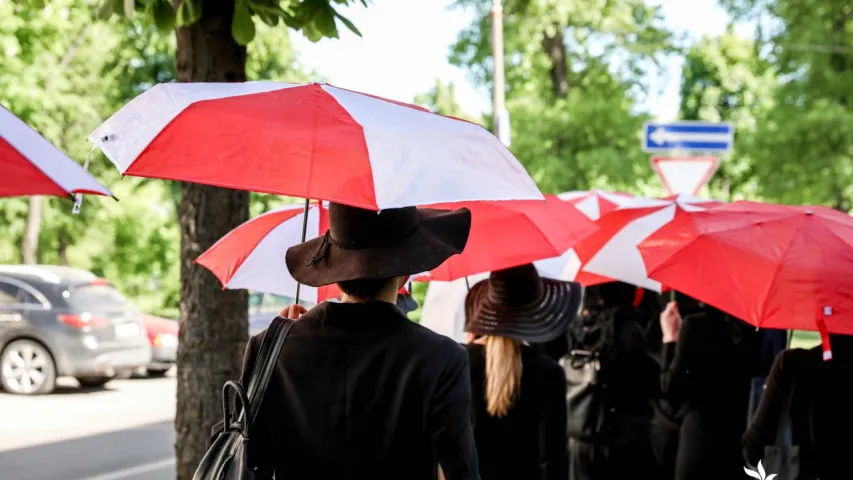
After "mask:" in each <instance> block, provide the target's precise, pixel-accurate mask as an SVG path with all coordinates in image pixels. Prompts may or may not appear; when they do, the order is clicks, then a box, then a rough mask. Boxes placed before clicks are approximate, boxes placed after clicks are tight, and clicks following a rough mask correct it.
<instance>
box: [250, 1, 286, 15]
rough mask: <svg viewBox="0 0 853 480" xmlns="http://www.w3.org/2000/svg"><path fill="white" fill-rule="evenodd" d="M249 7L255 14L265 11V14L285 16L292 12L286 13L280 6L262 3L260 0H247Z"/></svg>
mask: <svg viewBox="0 0 853 480" xmlns="http://www.w3.org/2000/svg"><path fill="white" fill-rule="evenodd" d="M248 4H249V7H250V8H251V9H252V11H253V12H255V13H257V14H259V15H260V14H261V13H265V14H267V15H274V16H277V17H287V16H290V15H292V14H293V13H292V12H291V13H288V12H286V11H284V10H283V9H282V8H281V7H279V6H278V5H275V4H268V3H264V2H262V1H260V0H254V1H253V0H248Z"/></svg>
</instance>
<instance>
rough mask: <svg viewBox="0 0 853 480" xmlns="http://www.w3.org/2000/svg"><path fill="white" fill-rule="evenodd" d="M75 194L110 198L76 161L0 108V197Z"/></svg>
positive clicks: (103, 187) (10, 113)
mask: <svg viewBox="0 0 853 480" xmlns="http://www.w3.org/2000/svg"><path fill="white" fill-rule="evenodd" d="M75 193H88V194H92V195H105V196H112V193H111V192H110V191H109V189H107V187H105V186H103V185H101V183H100V182H98V181H97V180H95V178H94V177H92V175H90V174H89V173H88V172H86V171H85V170H84V169H83V167H81V166H80V165H79V164H78V163H77V162H75V161H74V160H72V159H70V158H68V156H67V155H65V154H64V153H62V152H61V151H59V149H57V148H56V147H55V146H53V144H52V143H50V142H48V141H47V140H45V138H44V137H42V136H41V135H39V133H38V132H36V131H35V130H33V129H32V128H31V127H30V126H29V125H27V124H26V122H24V121H23V120H21V119H20V118H18V117H16V116H15V115H14V114H13V113H12V112H10V111H8V110H6V109H5V108H3V107H0V197H17V196H22V195H55V196H59V197H66V196H69V195H72V194H75Z"/></svg>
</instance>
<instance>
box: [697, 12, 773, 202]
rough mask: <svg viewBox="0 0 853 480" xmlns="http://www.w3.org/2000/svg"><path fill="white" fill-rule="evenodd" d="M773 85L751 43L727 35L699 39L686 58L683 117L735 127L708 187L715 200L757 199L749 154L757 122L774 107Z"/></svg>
mask: <svg viewBox="0 0 853 480" xmlns="http://www.w3.org/2000/svg"><path fill="white" fill-rule="evenodd" d="M775 85H776V77H775V75H774V72H773V70H772V69H771V68H770V65H768V64H767V62H765V61H763V60H762V59H760V58H759V56H758V54H757V50H756V45H755V42H754V41H752V40H749V39H744V38H740V37H738V36H737V35H735V34H734V32H733V31H732V30H731V29H729V30H728V31H727V32H726V33H725V34H723V35H721V36H720V37H716V38H712V37H705V38H702V39H701V40H700V41H699V42H698V43H697V44H696V45H694V46H693V47H691V48H690V50H689V51H688V52H687V54H686V56H685V62H684V67H683V69H682V79H681V108H680V112H681V117H682V118H683V119H685V120H704V121H711V122H721V121H726V122H732V123H733V124H734V125H735V131H736V137H735V148H734V151H733V153H732V154H730V155H727V156H726V157H725V158H724V160H723V162H722V164H721V166H720V169H719V170H718V172H717V174H716V175H715V176H714V178H713V179H712V181H711V184H710V188H711V192H712V195H713V196H715V197H718V198H727V197H731V198H750V199H757V198H758V196H759V188H760V185H761V182H760V181H759V179H758V178H757V177H756V165H755V163H756V159H754V158H753V156H752V154H751V149H752V145H753V144H754V140H755V136H756V132H757V131H758V129H759V118H760V117H762V116H763V115H764V114H765V113H766V112H767V111H768V110H769V109H770V108H771V106H772V95H773V88H774V87H775Z"/></svg>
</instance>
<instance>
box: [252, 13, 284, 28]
mask: <svg viewBox="0 0 853 480" xmlns="http://www.w3.org/2000/svg"><path fill="white" fill-rule="evenodd" d="M255 14H257V16H258V18H260V19H261V21H262V22H264V23H265V24H267V25H269V26H271V27H275V26H277V25H278V21H279V17H278V15H270V14H268V13H263V12H255Z"/></svg>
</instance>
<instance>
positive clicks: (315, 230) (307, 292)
mask: <svg viewBox="0 0 853 480" xmlns="http://www.w3.org/2000/svg"><path fill="white" fill-rule="evenodd" d="M303 214H304V207H303V206H301V205H287V206H284V207H282V208H279V209H276V210H273V211H270V212H267V213H265V214H263V215H260V216H258V217H255V218H253V219H251V220H249V221H248V222H246V223H244V224H242V225H240V226H239V227H237V228H235V229H234V230H232V231H231V232H229V233H228V234H227V235H225V236H224V237H222V238H221V239H220V240H219V241H218V242H216V243H215V244H214V245H213V246H212V247H210V248H209V249H208V250H207V251H205V252H204V253H202V254H201V255H200V256H199V257H198V258H197V259H196V260H195V263H198V264H199V265H202V266H203V267H205V268H206V269H208V270H210V271H211V272H212V273H213V274H214V275H215V276H216V278H218V279H219V281H220V282H222V288H227V289H231V290H236V289H241V288H245V289H248V290H254V291H257V292H263V293H271V294H275V295H282V296H285V297H290V298H296V293H297V285H298V282H297V281H296V280H295V279H294V278H293V277H291V276H290V272H288V271H287V266H286V264H285V259H284V257H285V253H286V252H287V249H288V248H289V247H292V246H293V245H296V244H298V243H300V242H301V241H302V222H303V219H305V227H306V237H307V238H308V239H311V238H316V237H319V236H322V235H324V234H325V233H326V231H327V230H328V229H329V210H328V207H327V205H325V204H321V203H311V204H310V206H309V208H308V215H307V217H305V216H304V215H303ZM399 293H409V292H408V290H407V289H406V288H401V289H400V292H399ZM299 296H300V299H303V300H307V301H308V302H309V303H312V304H315V305H316V304H318V303H320V302H323V301H326V300H334V299H337V298H340V296H341V291H340V289H338V287H337V286H335V285H327V286H323V287H319V288H314V287H308V286H305V285H302V286H301V287H300V292H299Z"/></svg>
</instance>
